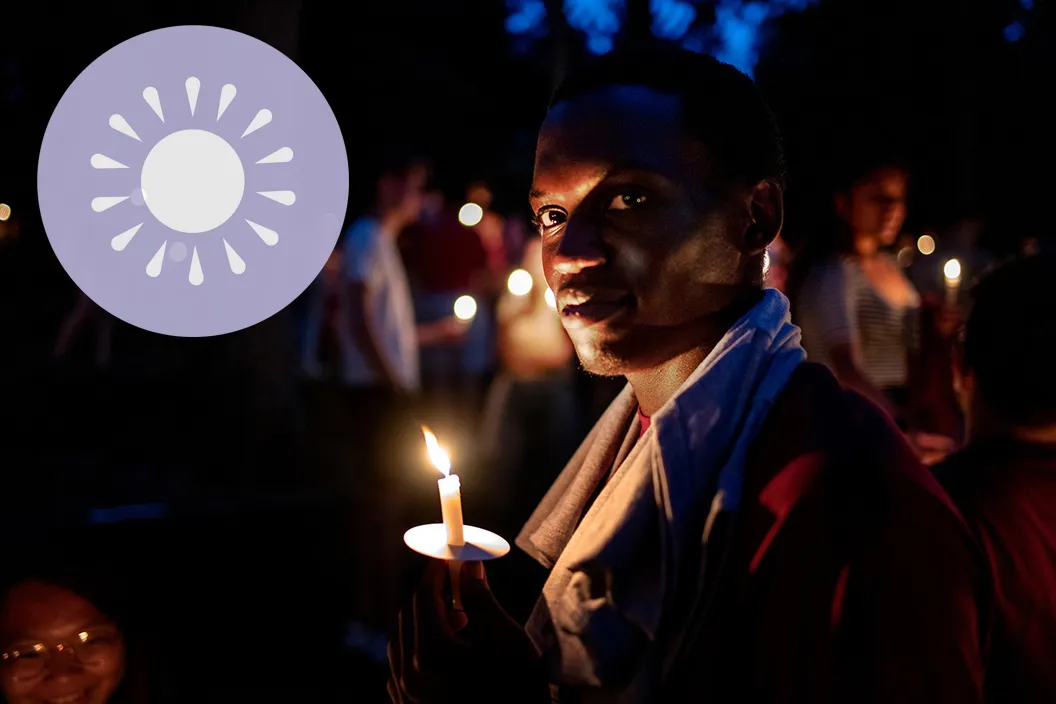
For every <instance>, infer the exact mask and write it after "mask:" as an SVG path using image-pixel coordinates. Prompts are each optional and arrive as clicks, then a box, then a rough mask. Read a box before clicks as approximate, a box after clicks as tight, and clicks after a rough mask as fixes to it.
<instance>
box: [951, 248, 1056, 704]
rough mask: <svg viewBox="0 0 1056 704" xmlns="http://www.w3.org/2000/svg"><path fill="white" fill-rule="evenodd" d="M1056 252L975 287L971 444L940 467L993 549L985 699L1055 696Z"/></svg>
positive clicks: (961, 373)
mask: <svg viewBox="0 0 1056 704" xmlns="http://www.w3.org/2000/svg"><path fill="white" fill-rule="evenodd" d="M1053 281H1056V255H1052V254H1038V255H1036V256H1031V257H1026V258H1022V259H1019V260H1017V261H1013V262H1010V263H1008V264H1006V265H1004V266H1001V267H999V268H997V269H995V270H994V271H993V272H992V273H990V274H989V275H988V276H985V277H984V278H983V279H982V280H981V282H980V283H979V284H978V286H977V287H976V289H975V290H974V292H973V299H974V302H973V304H972V306H971V311H970V313H969V317H968V321H967V324H966V326H965V329H964V336H963V342H962V343H961V345H960V351H959V353H958V355H957V358H958V364H957V367H958V388H959V391H960V393H961V397H962V400H963V403H964V407H965V411H966V415H967V419H968V433H967V434H968V444H967V446H966V447H965V449H964V450H962V451H961V452H959V453H957V454H955V455H953V456H952V457H950V458H949V459H948V460H947V461H946V462H944V463H943V464H941V465H939V466H938V467H936V469H935V473H936V476H937V477H938V478H939V480H940V481H941V482H942V484H943V486H944V487H945V488H946V490H947V491H948V492H949V494H950V496H951V497H953V499H954V501H955V502H956V503H957V505H958V507H959V508H960V510H961V513H962V515H963V516H964V518H965V520H967V522H968V524H969V526H970V527H971V528H972V530H973V532H974V533H975V535H976V537H977V539H978V540H979V543H980V544H981V545H982V547H983V550H984V551H985V553H986V556H987V558H988V562H989V566H990V573H991V575H992V580H993V593H994V598H995V609H994V624H993V627H992V629H991V638H990V648H989V652H988V653H987V662H986V680H985V691H986V696H987V700H988V701H992V702H1019V703H1034V702H1037V704H1041V703H1042V702H1054V701H1056V669H1054V668H1053V663H1054V662H1056V375H1054V374H1053V364H1052V362H1053V359H1054V358H1056V310H1054V309H1053V306H1052V301H1051V297H1052V293H1051V288H1052V282H1053Z"/></svg>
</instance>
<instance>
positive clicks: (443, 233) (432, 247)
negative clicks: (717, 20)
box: [400, 189, 505, 434]
mask: <svg viewBox="0 0 1056 704" xmlns="http://www.w3.org/2000/svg"><path fill="white" fill-rule="evenodd" d="M459 195H462V194H459ZM428 196H429V205H430V208H429V217H427V218H423V219H422V220H421V221H419V222H417V223H415V225H414V226H412V227H409V228H407V230H406V231H405V232H404V234H403V236H402V237H401V240H400V249H401V251H402V252H403V257H404V261H405V262H406V265H407V271H408V275H409V280H410V284H411V289H412V291H413V294H414V306H415V314H416V318H417V320H418V321H419V323H420V324H422V325H435V324H436V323H437V321H442V320H445V319H449V318H451V315H452V311H453V310H454V304H455V301H456V300H457V299H458V298H459V297H461V296H463V295H470V296H473V298H474V300H475V301H476V303H477V311H476V315H475V316H474V317H473V319H472V320H470V321H468V322H467V324H465V325H464V328H465V329H464V334H463V335H461V336H460V337H457V338H450V339H448V340H447V342H446V344H436V345H432V346H429V347H426V346H424V345H423V348H422V352H421V367H422V386H423V391H424V395H425V398H426V403H427V405H428V406H429V409H430V416H431V419H432V420H431V422H432V423H433V424H434V425H436V426H437V427H436V429H437V431H438V432H444V433H445V434H447V433H450V432H454V431H455V428H454V427H452V426H460V427H459V428H458V430H460V431H461V432H462V433H465V432H466V431H467V430H468V429H469V428H471V427H473V426H474V425H475V419H476V413H477V410H478V408H477V407H478V405H479V399H480V397H481V396H482V395H483V389H484V382H485V376H486V374H487V373H488V372H489V371H490V370H491V368H492V365H493V359H494V353H493V346H494V322H493V319H492V316H493V315H494V305H493V302H494V291H495V289H496V288H497V286H498V285H500V282H501V283H505V281H504V279H502V278H501V274H499V275H498V276H497V275H496V274H495V273H494V272H493V271H492V270H491V268H490V267H491V266H492V264H493V261H492V259H493V255H492V254H491V250H490V249H489V243H488V241H487V240H486V239H485V237H483V236H482V234H481V232H480V227H481V226H482V225H484V224H485V222H487V223H488V224H489V225H493V224H494V223H493V222H492V221H491V220H486V219H482V220H479V221H476V220H467V221H466V222H465V223H464V222H462V218H461V216H460V213H461V208H462V206H463V205H464V204H465V203H464V201H463V200H462V199H461V198H458V199H452V198H449V197H448V195H447V194H445V193H444V192H443V191H442V190H440V189H437V190H434V191H432V192H431V193H429V194H428ZM478 214H479V211H478ZM484 214H485V215H487V213H486V212H485V213H484ZM485 229H487V227H485ZM500 234H501V233H500ZM491 245H492V246H494V245H495V243H494V242H492V243H491Z"/></svg>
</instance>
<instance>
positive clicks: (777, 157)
mask: <svg viewBox="0 0 1056 704" xmlns="http://www.w3.org/2000/svg"><path fill="white" fill-rule="evenodd" d="M618 85H626V86H641V87H644V88H651V89H653V90H655V91H657V92H660V93H665V94H668V95H674V96H677V97H679V98H680V99H681V100H682V104H683V108H684V121H685V128H686V131H687V133H688V134H689V135H690V136H691V137H695V138H697V139H700V140H701V141H703V142H704V143H705V144H706V145H707V146H708V148H709V149H711V150H712V152H713V153H714V154H715V155H716V158H717V160H718V163H719V167H720V169H721V170H722V175H723V176H724V177H728V178H733V179H738V180H741V181H743V182H744V183H746V184H749V185H755V184H756V183H758V182H760V181H762V180H765V179H770V180H773V181H776V182H777V183H779V184H780V185H782V186H784V184H785V157H784V151H783V149H782V146H781V135H780V133H779V131H778V129H777V122H776V121H775V119H774V115H773V113H772V112H771V111H770V107H769V106H768V105H767V103H766V100H765V99H764V98H763V95H762V93H761V92H760V91H759V88H758V87H757V86H756V85H755V83H754V82H753V81H752V79H751V78H749V77H748V76H747V75H745V74H744V73H741V72H740V71H739V70H737V69H736V68H734V67H733V66H730V65H729V64H724V63H722V62H721V61H719V60H717V59H715V58H714V57H711V56H707V55H705V54H697V53H695V52H692V51H688V50H685V49H678V48H671V47H666V46H661V47H655V46H652V47H649V48H645V49H641V50H636V51H629V50H628V51H615V52H611V53H609V54H604V55H602V56H600V57H597V58H596V59H593V60H592V61H590V62H588V63H586V64H585V65H584V66H583V67H582V68H580V69H578V70H575V71H572V72H570V73H569V74H568V75H567V76H566V77H565V79H564V80H563V81H562V82H561V84H560V85H559V86H558V88H557V90H556V91H555V92H554V95H553V97H552V98H551V100H550V106H551V107H553V106H554V105H557V104H558V103H561V102H564V101H567V100H570V99H572V98H576V97H580V96H582V95H585V94H587V93H590V92H593V91H595V90H598V89H599V88H604V87H607V86H618Z"/></svg>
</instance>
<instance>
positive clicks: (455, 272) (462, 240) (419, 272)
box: [400, 208, 488, 292]
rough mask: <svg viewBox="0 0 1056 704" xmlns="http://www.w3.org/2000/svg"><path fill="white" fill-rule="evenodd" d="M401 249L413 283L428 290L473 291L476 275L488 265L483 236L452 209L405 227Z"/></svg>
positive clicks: (401, 236)
mask: <svg viewBox="0 0 1056 704" xmlns="http://www.w3.org/2000/svg"><path fill="white" fill-rule="evenodd" d="M400 249H401V250H402V252H403V256H404V262H405V264H406V266H407V273H408V275H409V276H410V279H411V282H412V284H413V285H414V286H415V287H416V288H418V289H419V290H422V291H427V292H449V291H450V292H455V291H469V290H472V288H473V284H474V279H475V278H476V275H477V274H478V273H479V272H481V271H482V270H484V269H486V268H487V265H488V253H487V250H486V249H485V248H484V244H483V243H482V242H481V239H480V236H479V235H478V234H477V233H476V232H475V231H474V230H473V228H471V227H466V226H465V225H463V224H462V223H460V222H459V221H458V212H457V211H456V210H451V209H449V208H448V209H445V210H444V211H442V212H441V213H440V214H439V215H438V216H437V217H436V218H435V219H434V220H433V221H431V222H424V223H420V224H417V225H412V226H411V227H408V228H407V229H406V230H404V232H403V233H402V234H401V235H400Z"/></svg>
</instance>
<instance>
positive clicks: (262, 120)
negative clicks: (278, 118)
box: [242, 108, 271, 137]
mask: <svg viewBox="0 0 1056 704" xmlns="http://www.w3.org/2000/svg"><path fill="white" fill-rule="evenodd" d="M269 122H271V110H268V109H267V108H264V109H263V110H261V111H260V112H258V113H257V115H256V117H254V118H253V121H252V122H250V123H249V127H247V128H246V131H245V132H243V133H242V136H243V137H245V136H246V135H247V134H250V133H252V132H256V131H257V130H259V129H260V128H261V127H263V126H264V125H266V124H268V123H269Z"/></svg>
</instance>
